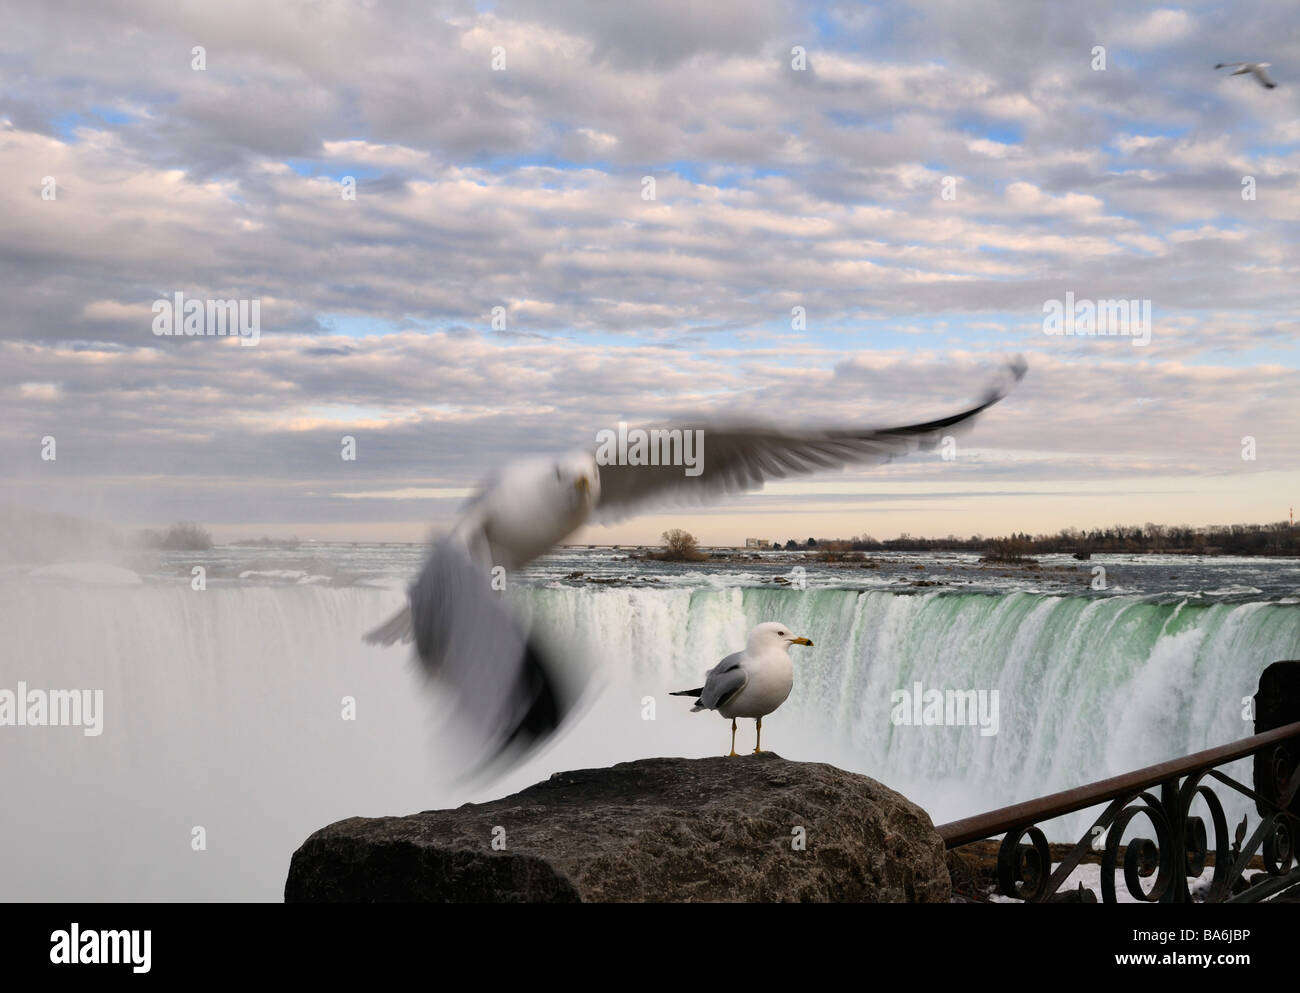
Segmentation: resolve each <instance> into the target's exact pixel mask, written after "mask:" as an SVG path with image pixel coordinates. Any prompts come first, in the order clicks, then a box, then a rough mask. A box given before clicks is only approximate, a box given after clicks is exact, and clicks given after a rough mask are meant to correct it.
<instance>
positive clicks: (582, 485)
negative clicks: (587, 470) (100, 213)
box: [573, 476, 591, 493]
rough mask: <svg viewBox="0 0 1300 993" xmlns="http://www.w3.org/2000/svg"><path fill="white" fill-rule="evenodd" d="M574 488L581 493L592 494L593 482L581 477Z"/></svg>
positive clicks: (574, 483)
mask: <svg viewBox="0 0 1300 993" xmlns="http://www.w3.org/2000/svg"><path fill="white" fill-rule="evenodd" d="M573 488H574V489H575V490H577V491H578V492H579V493H590V492H591V481H590V480H589V479H587V477H586V476H579V477H578V478H577V479H575V480H574V481H573Z"/></svg>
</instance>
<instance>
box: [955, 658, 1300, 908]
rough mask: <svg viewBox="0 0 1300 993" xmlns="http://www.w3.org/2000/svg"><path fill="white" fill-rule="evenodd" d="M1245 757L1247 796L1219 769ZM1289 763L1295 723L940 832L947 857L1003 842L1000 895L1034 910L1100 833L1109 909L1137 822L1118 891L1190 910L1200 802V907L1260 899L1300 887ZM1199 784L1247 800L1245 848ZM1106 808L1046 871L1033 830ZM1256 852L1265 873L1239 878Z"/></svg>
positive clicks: (1299, 768) (1299, 749)
mask: <svg viewBox="0 0 1300 993" xmlns="http://www.w3.org/2000/svg"><path fill="white" fill-rule="evenodd" d="M1288 664H1294V663H1288ZM1279 665H1280V663H1279ZM1248 756H1255V783H1254V788H1253V789H1252V788H1250V787H1248V786H1246V785H1244V784H1242V783H1239V782H1237V781H1236V780H1234V779H1232V778H1230V777H1229V776H1227V775H1225V774H1224V773H1223V772H1221V771H1220V770H1219V769H1218V768H1217V767H1218V766H1222V765H1226V764H1228V763H1230V762H1235V761H1237V760H1238V759H1243V758H1247V757H1248ZM1297 757H1300V721H1295V722H1293V723H1289V724H1286V725H1283V726H1281V727H1275V728H1272V729H1271V730H1267V731H1264V732H1262V733H1260V734H1255V735H1252V736H1251V737H1249V738H1243V739H1242V740H1241V741H1236V742H1233V743H1231V744H1228V745H1221V746H1219V747H1218V748H1210V749H1206V750H1205V751H1202V752H1196V753H1195V754H1193V755H1188V756H1186V757H1185V758H1181V759H1174V760H1171V761H1168V762H1160V763H1157V764H1156V765H1151V766H1147V767H1146V768H1144V769H1138V770H1136V771H1135V772H1129V773H1125V774H1124V775H1122V776H1113V777H1111V778H1110V779H1103V780H1101V781H1099V782H1096V783H1090V784H1088V785H1087V786H1080V787H1077V788H1076V789H1072V790H1065V791H1063V792H1060V793H1053V794H1051V795H1050V796H1045V797H1040V798H1039V799H1036V800H1029V801H1026V802H1025V803H1017V804H1013V805H1012V806H1009V807H1003V808H1001V809H999V810H993V811H989V812H988V813H985V814H978V815H976V816H975V817H966V818H963V819H962V820H958V821H952V822H951V823H948V824H943V825H941V826H940V827H939V828H938V831H939V834H940V835H941V836H942V838H943V840H944V844H945V845H946V846H947V847H948V848H949V849H952V848H959V847H960V846H962V845H966V844H969V843H970V842H972V841H979V840H981V839H985V838H990V837H993V836H995V835H999V834H1003V835H1005V837H1004V838H1003V840H1002V844H1001V847H1000V849H999V851H998V864H997V888H998V891H999V892H1000V893H1002V894H1004V895H1007V896H1015V897H1019V898H1020V899H1023V900H1025V901H1027V902H1032V903H1041V902H1045V901H1048V900H1051V899H1053V898H1056V894H1057V891H1058V890H1059V888H1060V886H1061V884H1062V883H1064V882H1065V880H1066V879H1067V878H1068V877H1069V875H1070V873H1071V872H1073V871H1074V869H1075V868H1076V867H1077V866H1078V865H1079V863H1080V862H1081V861H1082V860H1083V858H1084V856H1085V855H1087V854H1088V853H1089V851H1091V850H1092V845H1093V843H1094V841H1097V840H1098V839H1099V838H1100V837H1101V836H1102V835H1103V833H1104V836H1105V851H1104V854H1103V857H1102V872H1101V888H1102V897H1103V900H1104V902H1108V903H1113V902H1115V901H1116V893H1115V873H1116V870H1117V868H1118V863H1119V860H1120V858H1121V854H1120V851H1119V846H1120V842H1121V840H1122V838H1123V835H1124V832H1125V829H1126V828H1127V827H1128V825H1129V824H1130V823H1131V822H1132V821H1134V820H1135V819H1136V818H1138V817H1143V818H1145V819H1146V820H1147V821H1148V822H1149V823H1150V826H1151V827H1152V828H1153V829H1154V833H1155V836H1156V837H1155V839H1151V838H1138V837H1135V838H1131V839H1130V840H1129V842H1128V845H1127V846H1126V849H1125V852H1124V853H1123V855H1122V858H1123V873H1124V882H1125V886H1126V888H1127V889H1128V891H1129V893H1130V895H1131V896H1132V897H1133V898H1134V899H1136V900H1139V901H1143V902H1149V903H1150V902H1157V901H1160V902H1166V903H1183V902H1191V901H1192V894H1191V891H1190V890H1189V888H1188V885H1187V879H1188V878H1189V877H1199V876H1200V875H1201V874H1202V873H1203V872H1204V870H1205V867H1206V866H1207V865H1208V864H1209V858H1208V857H1209V853H1210V851H1211V849H1210V846H1209V844H1208V834H1207V831H1206V824H1205V821H1204V820H1203V819H1202V818H1201V817H1198V816H1192V815H1191V814H1189V808H1190V807H1191V805H1192V803H1193V802H1194V801H1195V800H1197V799H1198V798H1199V799H1201V800H1202V801H1203V802H1204V804H1205V806H1206V807H1207V808H1208V810H1209V813H1210V819H1211V822H1212V825H1213V828H1214V848H1213V852H1214V874H1213V877H1212V879H1211V881H1210V885H1209V888H1208V890H1206V891H1205V892H1204V893H1203V894H1201V896H1202V897H1203V900H1204V902H1214V903H1217V902H1233V903H1238V902H1252V901H1255V900H1262V899H1266V898H1268V897H1271V896H1275V895H1276V894H1278V893H1280V892H1282V891H1284V890H1287V889H1290V888H1291V887H1293V886H1300V869H1296V868H1294V867H1293V866H1294V863H1295V856H1296V851H1295V848H1296V839H1297V837H1300V811H1297V810H1296V809H1295V808H1294V807H1293V802H1294V801H1295V798H1296V792H1297V787H1300V762H1297ZM1207 777H1208V778H1210V779H1213V780H1215V781H1216V782H1217V783H1219V784H1222V785H1225V786H1228V787H1230V788H1231V789H1233V790H1236V791H1237V792H1239V793H1241V794H1243V795H1245V796H1246V797H1248V798H1250V799H1252V800H1254V801H1255V806H1256V810H1257V812H1258V813H1259V815H1260V823H1259V825H1258V827H1256V829H1255V831H1254V832H1253V833H1252V834H1251V836H1250V839H1249V841H1246V842H1245V844H1244V845H1243V839H1244V838H1245V834H1246V825H1247V818H1243V819H1242V822H1241V824H1239V825H1238V827H1237V830H1236V832H1235V841H1234V843H1233V844H1232V846H1231V847H1229V843H1228V825H1227V819H1226V817H1225V816H1224V813H1223V806H1222V804H1221V803H1220V802H1219V799H1218V797H1217V796H1216V795H1215V793H1214V791H1213V790H1212V789H1211V788H1210V786H1209V785H1208V784H1205V783H1203V780H1205V779H1206V778H1207ZM1180 780H1181V782H1180ZM1155 787H1159V791H1160V795H1159V796H1158V797H1157V796H1156V795H1155V794H1153V793H1151V792H1149V791H1150V790H1152V789H1153V788H1155ZM1107 801H1110V802H1109V805H1108V806H1107V808H1106V810H1105V812H1103V813H1102V814H1101V816H1099V817H1098V818H1097V819H1096V820H1095V821H1094V822H1093V824H1092V826H1091V827H1090V828H1089V829H1088V831H1087V832H1085V833H1084V836H1083V837H1082V838H1080V839H1079V842H1078V843H1077V844H1076V845H1075V846H1074V848H1073V850H1072V851H1071V852H1070V853H1069V854H1068V855H1067V856H1066V857H1065V858H1064V859H1063V860H1062V861H1061V862H1060V863H1059V865H1057V866H1056V868H1055V870H1053V868H1052V859H1051V850H1050V848H1049V847H1048V844H1047V839H1046V837H1045V835H1044V834H1043V832H1042V830H1041V829H1040V828H1039V827H1038V826H1037V825H1038V823H1039V822H1042V821H1047V820H1051V819H1052V818H1054V817H1060V816H1062V815H1065V814H1071V813H1074V812H1076V811H1079V810H1084V809H1086V808H1088V807H1093V806H1096V805H1098V804H1101V803H1106V802H1107ZM1024 838H1028V839H1029V843H1028V844H1022V843H1021V842H1022V839H1024ZM1257 851H1260V852H1261V854H1262V857H1263V862H1264V867H1265V869H1266V872H1265V873H1264V874H1257V875H1256V876H1255V877H1253V878H1252V879H1251V880H1249V881H1247V880H1246V879H1245V878H1244V873H1245V870H1246V869H1247V868H1249V866H1250V863H1251V860H1252V858H1253V857H1254V855H1255V853H1256V852H1257ZM1152 875H1155V876H1156V879H1155V881H1154V883H1153V884H1152V886H1151V887H1150V888H1149V889H1146V888H1144V887H1143V885H1142V880H1143V879H1147V878H1149V877H1150V876H1152Z"/></svg>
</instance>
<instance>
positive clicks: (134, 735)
mask: <svg viewBox="0 0 1300 993" xmlns="http://www.w3.org/2000/svg"><path fill="white" fill-rule="evenodd" d="M518 595H519V597H520V599H521V602H522V603H523V604H524V605H525V607H526V609H527V610H528V612H530V613H531V614H532V615H533V616H534V617H535V619H536V620H537V623H538V624H539V626H540V627H541V628H542V629H543V630H544V631H545V632H546V633H547V634H548V635H549V637H550V638H552V639H553V640H555V641H558V642H563V643H566V644H570V645H573V646H575V647H574V651H575V654H585V655H588V656H589V657H590V659H591V662H592V663H593V665H594V667H595V669H596V671H597V673H598V675H599V677H600V679H599V682H597V683H595V684H593V685H592V687H591V691H590V693H589V699H588V705H587V706H586V707H584V709H583V710H582V712H581V714H580V715H579V718H578V719H577V720H576V721H574V722H573V724H572V725H571V726H569V727H568V728H566V730H565V732H564V733H563V734H562V735H561V736H560V738H559V740H558V741H557V742H556V743H555V744H554V745H553V746H552V747H550V748H549V749H547V750H545V751H543V752H542V753H541V754H540V755H538V756H536V757H534V758H533V759H532V760H531V761H530V762H529V763H528V764H527V765H525V766H524V767H522V768H520V769H517V770H514V771H513V772H512V773H511V774H510V775H509V776H507V777H505V778H503V779H500V780H498V781H496V782H494V783H490V784H480V785H478V786H476V787H474V788H473V789H469V788H467V787H465V786H463V785H462V786H457V785H456V784H455V783H454V782H453V779H454V776H455V774H456V773H457V771H458V770H456V769H454V768H447V767H446V766H447V760H446V758H445V756H444V753H443V752H442V751H441V749H440V747H439V745H438V739H437V737H436V734H435V733H434V732H435V727H436V723H437V722H436V714H437V708H436V707H435V706H433V705H432V704H431V702H430V700H429V699H427V698H426V697H425V695H423V694H422V693H420V692H419V691H418V689H417V687H418V681H417V679H416V678H415V677H414V675H413V673H412V671H411V668H410V666H409V663H407V662H406V661H405V652H404V651H402V650H399V649H391V650H376V649H372V648H368V647H366V646H364V645H363V644H361V642H360V636H361V633H362V632H363V631H364V630H366V629H367V628H369V627H371V626H373V625H374V624H375V623H376V622H377V621H379V620H381V619H383V617H384V616H386V614H387V613H388V612H389V611H390V610H391V609H393V608H394V607H395V606H396V605H397V604H398V603H399V602H400V593H398V592H396V591H394V590H391V589H387V590H386V589H376V588H366V587H363V586H353V587H344V588H337V589H335V588H330V587H328V586H324V585H310V584H299V583H295V584H287V585H280V586H271V585H261V586H258V585H240V584H234V583H231V584H224V585H223V584H217V585H214V586H213V587H212V588H210V589H208V590H206V591H203V592H195V591H192V590H191V589H190V588H189V587H188V585H185V584H179V583H175V584H158V583H149V584H145V585H142V586H129V585H122V586H87V585H84V584H80V583H70V582H66V581H58V580H48V579H47V580H42V581H34V580H19V579H17V578H9V579H6V580H4V581H3V582H0V617H2V618H3V621H4V629H5V635H6V637H5V647H4V652H3V655H2V656H0V689H10V690H12V689H14V688H15V687H16V686H17V683H18V682H19V681H25V682H26V683H27V684H28V685H29V686H31V687H40V688H45V689H55V688H58V689H63V688H85V689H100V690H103V693H104V717H103V733H102V734H100V735H98V736H86V735H84V734H83V733H82V732H81V730H79V729H77V728H71V727H21V728H19V727H0V771H2V772H3V781H4V789H5V803H4V805H3V814H0V846H3V850H4V851H5V852H6V853H7V865H6V869H5V871H4V873H3V874H0V899H8V900H33V899H47V900H56V899H66V900H86V899H89V900H115V899H117V900H138V899H169V898H170V899H195V900H206V899H258V900H275V899H279V898H280V896H281V893H282V888H283V883H284V878H285V874H286V872H287V869H288V864H289V856H290V855H291V854H292V852H293V850H294V849H295V848H296V847H297V845H298V844H300V843H301V842H302V841H303V839H305V838H306V837H307V835H308V834H310V833H311V832H312V831H314V830H315V829H317V828H319V827H322V826H324V825H325V824H327V823H329V822H331V821H333V820H337V819H340V818H343V817H348V816H353V815H380V814H404V813H410V812H413V811H417V810H423V809H428V808H430V807H435V806H447V805H455V804H459V803H462V802H465V801H470V800H472V801H481V800H486V799H490V798H493V797H496V796H500V795H502V794H503V793H505V792H509V791H512V790H515V789H518V788H521V787H523V786H525V785H528V784H529V783H532V782H535V781H537V780H538V779H541V778H544V777H545V776H546V775H549V774H550V773H551V772H555V771H558V770H561V769H571V768H580V767H590V766H598V765H608V764H610V763H613V762H616V761H625V760H630V759H634V758H640V757H645V756H651V755H685V756H703V755H710V754H722V753H724V752H725V751H726V747H727V742H728V737H729V731H728V724H727V722H725V721H724V720H722V719H721V718H719V717H717V716H716V715H714V714H690V713H689V712H688V711H689V701H687V700H684V699H682V698H675V697H669V696H667V695H666V694H667V691H669V690H673V689H683V688H688V687H692V686H698V685H699V684H700V677H701V675H702V673H703V671H704V670H705V669H706V668H708V667H709V666H710V665H712V664H713V662H714V661H716V660H717V659H718V658H719V657H721V656H722V655H723V654H726V653H727V652H730V651H734V650H735V649H736V648H738V647H739V646H740V645H741V644H742V643H743V639H744V636H745V633H746V632H747V630H748V629H749V628H750V627H751V626H752V625H753V624H755V623H757V622H760V621H763V620H772V619H780V620H782V621H783V622H785V623H786V624H789V625H791V626H792V627H793V628H794V629H795V630H796V631H797V632H798V633H800V634H803V635H806V636H808V637H810V638H812V639H813V641H814V642H815V643H816V645H815V647H814V648H811V649H795V652H796V653H798V654H797V655H796V677H795V678H796V682H795V690H794V693H793V695H792V696H791V698H790V700H789V701H788V702H787V703H786V704H785V705H784V706H783V707H782V708H781V709H780V710H779V711H778V712H777V713H776V714H774V715H773V716H772V717H771V718H769V719H768V721H767V722H765V727H764V744H765V746H766V747H767V748H770V749H772V750H774V751H776V752H778V753H780V754H781V755H784V756H785V757H787V758H791V759H799V760H806V761H826V762H832V763H834V764H837V765H840V766H842V767H845V768H848V769H852V770H855V771H860V772H863V773H866V774H868V775H871V776H873V777H875V778H877V779H879V780H881V781H882V782H884V783H886V784H888V785H890V786H892V787H894V788H895V789H898V790H900V791H901V792H903V793H905V794H906V795H907V796H909V797H910V798H912V799H913V800H915V801H916V802H918V803H919V804H921V805H922V806H923V807H925V808H926V809H927V810H928V811H929V812H930V814H931V816H932V817H933V819H934V820H935V821H936V823H940V822H943V821H946V820H950V819H953V818H956V817H960V816H965V815H968V814H973V813H977V812H980V811H983V810H988V809H992V808H994V807H998V806H1001V805H1004V804H1007V803H1012V802H1015V801H1018V800H1023V799H1028V798H1031V797H1035V796H1040V795H1043V794H1046V793H1049V792H1053V791H1055V790H1059V789H1065V788H1067V787H1071V786H1077V785H1081V784H1083V783H1087V782H1091V781H1093V780H1096V779H1101V778H1103V777H1105V776H1110V775H1114V774H1117V773H1120V772H1125V771H1128V770H1131V769H1134V768H1137V767H1140V766H1144V765H1148V764H1151V763H1153V762H1157V761H1161V760H1164V759H1168V758H1174V757H1178V756H1181V755H1184V754H1186V753H1188V752H1191V751H1195V750H1198V749H1201V748H1206V747H1209V746H1212V745H1217V744H1220V743H1224V742H1228V741H1232V740H1235V739H1238V738H1241V737H1244V736H1246V735H1248V734H1250V733H1252V726H1251V724H1250V722H1249V721H1248V720H1244V719H1243V704H1242V701H1243V698H1245V697H1249V696H1250V695H1252V694H1253V693H1254V691H1255V689H1256V683H1257V680H1258V677H1259V673H1260V671H1261V670H1262V669H1263V668H1264V667H1265V666H1266V665H1267V664H1268V663H1270V662H1272V661H1275V660H1278V659H1284V658H1295V657H1298V656H1300V606H1297V605H1295V604H1294V603H1290V604H1288V603H1278V602H1217V603H1209V604H1204V603H1200V604H1198V603H1194V602H1186V603H1184V602H1165V603H1158V602H1155V601H1153V600H1147V599H1143V598H1141V597H1137V596H1118V597H1108V598H1086V597H1076V596H1048V595H1044V594H1038V593H1028V592H1018V593H1006V594H993V593H963V592H952V591H925V592H917V593H910V594H908V593H895V592H890V591H885V590H844V589H809V590H807V591H799V590H792V589H783V588H771V587H768V588H753V587H751V588H747V589H739V588H726V587H725V586H717V584H710V588H694V589H691V588H685V587H669V588H657V589H656V588H643V587H638V588H630V587H591V586H588V587H580V586H564V585H559V586H556V585H552V586H549V587H543V586H537V587H532V588H527V589H523V590H521V591H519V593H518ZM578 646H586V648H585V649H582V648H579V647H578ZM917 682H919V683H921V684H922V685H923V686H924V688H925V689H940V690H943V689H960V690H977V691H979V690H984V691H997V694H998V701H999V709H998V729H997V734H995V735H988V736H985V735H981V734H980V731H979V728H978V727H971V726H965V727H933V726H929V727H926V726H923V727H914V726H896V725H895V724H894V723H893V722H892V721H891V710H892V709H893V707H892V705H891V694H892V693H893V692H895V691H897V690H902V689H911V688H912V687H913V686H914V684H916V683H917ZM345 697H352V698H354V699H355V701H356V720H344V719H343V716H342V713H343V709H344V698H345ZM650 707H653V710H654V713H653V716H654V719H653V720H649V719H646V717H647V714H648V708H650ZM752 743H753V724H752V722H748V721H746V722H743V726H742V731H741V735H740V741H739V745H740V746H741V747H743V748H745V749H749V748H752ZM1237 769H1238V771H1239V773H1241V774H1245V775H1248V772H1247V767H1246V765H1245V763H1239V764H1238V767H1237ZM1227 794H1228V791H1226V790H1224V791H1221V796H1222V797H1223V799H1224V800H1225V803H1226V804H1227V806H1228V808H1229V810H1228V813H1229V821H1230V823H1235V821H1236V820H1239V819H1240V816H1241V813H1242V812H1244V810H1245V806H1244V805H1242V804H1240V803H1236V802H1235V800H1232V798H1231V797H1230V796H1228V795H1227ZM1253 822H1254V817H1253V815H1252V823H1253ZM1085 825H1086V819H1085V815H1083V814H1080V815H1078V816H1076V817H1075V818H1073V819H1071V820H1070V822H1069V823H1068V824H1065V825H1060V826H1058V830H1057V831H1056V836H1057V837H1061V838H1062V840H1064V833H1065V832H1067V831H1069V830H1073V831H1075V832H1076V834H1077V832H1079V831H1081V830H1082V829H1083V827H1084V826H1085ZM196 827H201V828H203V829H204V832H205V834H206V850H203V851H195V850H194V848H193V845H192V838H193V833H194V829H195V828H196ZM1049 833H1050V832H1049ZM1071 840H1073V839H1071Z"/></svg>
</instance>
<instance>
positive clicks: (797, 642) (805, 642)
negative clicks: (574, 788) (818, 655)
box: [790, 638, 813, 648]
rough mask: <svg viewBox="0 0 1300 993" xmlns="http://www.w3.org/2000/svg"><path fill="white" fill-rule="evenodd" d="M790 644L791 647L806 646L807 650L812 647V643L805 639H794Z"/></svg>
mask: <svg viewBox="0 0 1300 993" xmlns="http://www.w3.org/2000/svg"><path fill="white" fill-rule="evenodd" d="M790 644H792V645H807V646H808V647H809V648H812V646H813V643H812V642H811V641H809V640H808V639H807V638H795V639H794V641H792V642H790Z"/></svg>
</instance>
